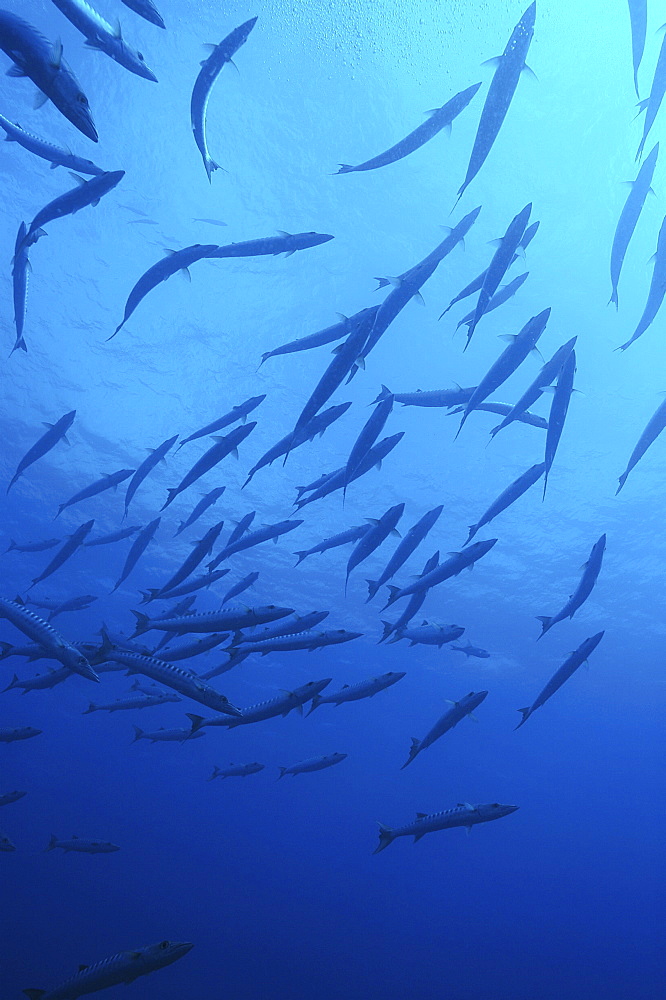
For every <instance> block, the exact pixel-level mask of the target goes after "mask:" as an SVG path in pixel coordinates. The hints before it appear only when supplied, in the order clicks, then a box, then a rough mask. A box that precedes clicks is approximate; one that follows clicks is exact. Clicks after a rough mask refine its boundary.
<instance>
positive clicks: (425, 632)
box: [389, 621, 465, 649]
mask: <svg viewBox="0 0 666 1000" xmlns="http://www.w3.org/2000/svg"><path fill="white" fill-rule="evenodd" d="M464 631H465V629H464V628H463V627H462V625H438V624H436V623H435V622H428V621H423V622H421V624H420V625H419V626H418V627H417V628H399V629H398V628H397V629H394V634H393V638H392V639H389V644H390V643H393V642H400V640H401V639H409V645H410V646H416V645H419V644H423V645H426V646H437V648H438V649H441V648H442V646H445V645H446V644H447V643H448V642H453V641H454V640H455V639H459V638H460V636H461V635H462V634H463V632H464Z"/></svg>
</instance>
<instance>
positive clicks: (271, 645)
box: [225, 628, 363, 669]
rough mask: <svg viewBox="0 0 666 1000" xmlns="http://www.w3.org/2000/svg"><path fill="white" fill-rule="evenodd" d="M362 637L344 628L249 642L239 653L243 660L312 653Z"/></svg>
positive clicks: (234, 651) (232, 652)
mask: <svg viewBox="0 0 666 1000" xmlns="http://www.w3.org/2000/svg"><path fill="white" fill-rule="evenodd" d="M362 635H363V633H362V632H348V631H347V630H346V629H344V628H339V629H328V630H327V631H325V632H309V631H308V632H299V633H297V634H296V635H293V634H292V635H288V636H286V637H284V638H275V639H266V640H263V641H257V642H247V643H245V644H243V646H241V648H240V651H239V652H240V653H242V654H243V659H244V658H245V657H246V656H249V655H250V654H251V653H260V654H261V655H262V656H266V655H267V654H268V653H283V652H293V651H294V650H299V649H307V650H308V651H309V652H312V651H313V650H315V649H323V648H324V646H337V645H340V643H343V642H351V641H352V640H353V639H359V638H360V637H361V636H362ZM230 652H231V654H232V657H234V656H236V650H235V649H234V650H230ZM232 666H233V664H232ZM225 669H229V668H228V667H226V668H225Z"/></svg>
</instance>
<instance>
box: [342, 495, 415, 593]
mask: <svg viewBox="0 0 666 1000" xmlns="http://www.w3.org/2000/svg"><path fill="white" fill-rule="evenodd" d="M404 512H405V505H404V503H399V504H394V506H393V507H389V509H388V510H387V511H386V512H385V513H384V514H382V516H381V517H380V518H377V519H375V518H367V520H369V521H370V530H369V531H366V533H365V534H364V535H363V536H362V537H361V538H359V540H358V542H357V543H356V545H355V546H354V548H353V550H352V553H351V555H350V556H349V559H348V560H347V573H346V576H345V590H346V588H347V583H348V581H349V574H350V573H351V571H352V570H353V569H355V567H356V566H358V565H359V564H360V563H362V562H363V561H364V560H365V559H367V558H368V556H370V555H372V553H373V552H374V551H375V549H377V548H379V546H380V545H381V544H382V542H383V541H384V540H385V539H386V538H388V536H389V535H390V534H392V533H393V534H398V530H397V527H396V525H397V524H398V522H399V521H400V518H401V517H402V515H403V514H404Z"/></svg>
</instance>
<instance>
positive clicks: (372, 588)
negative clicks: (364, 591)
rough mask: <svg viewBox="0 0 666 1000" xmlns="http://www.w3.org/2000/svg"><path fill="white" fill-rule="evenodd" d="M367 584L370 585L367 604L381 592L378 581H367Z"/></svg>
mask: <svg viewBox="0 0 666 1000" xmlns="http://www.w3.org/2000/svg"><path fill="white" fill-rule="evenodd" d="M365 582H366V583H367V585H368V600H367V601H366V602H365V603H366V604H367V603H368V601H371V600H372V598H373V597H374V596H375V594H376V593H377V591H378V590H379V584H378V583H377V581H376V580H366V581H365Z"/></svg>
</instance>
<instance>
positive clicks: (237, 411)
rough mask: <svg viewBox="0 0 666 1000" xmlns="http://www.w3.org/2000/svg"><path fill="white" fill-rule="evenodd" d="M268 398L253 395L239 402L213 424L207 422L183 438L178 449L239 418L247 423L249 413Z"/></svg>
mask: <svg viewBox="0 0 666 1000" xmlns="http://www.w3.org/2000/svg"><path fill="white" fill-rule="evenodd" d="M265 399H266V395H265V394H264V395H263V396H251V397H250V399H246V400H245V402H244V403H239V404H238V406H232V408H231V409H230V410H229V412H228V413H225V414H224V416H223V417H219V418H218V419H217V420H214V421H213V422H212V423H211V424H206V426H205V427H202V428H201V430H198V431H195V432H194V434H190V435H189V437H186V438H183V440H182V441H181V442H180V444H179V445H178V448H177V450H178V451H180V449H181V448H182V447H183V445H184V444H187V443H188V441H196V440H197V438H201V437H207V436H209V435H211V434H216V433H217V432H218V431H221V430H223V428H225V427H228V426H229V424H235V423H236V422H237V421H238V420H241V421H242V422H243V423H245V421H246V419H247V415H248V413H252V410H255V409H256V408H257V406H259V404H260V403H263V401H264V400H265Z"/></svg>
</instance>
